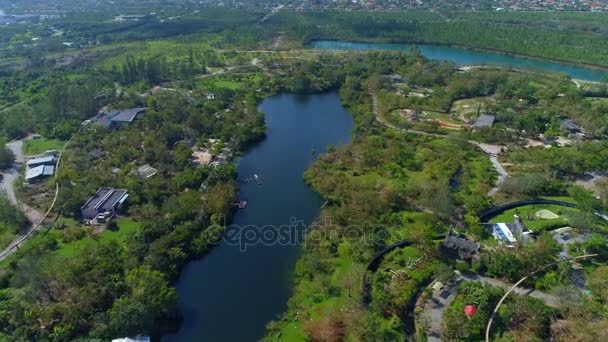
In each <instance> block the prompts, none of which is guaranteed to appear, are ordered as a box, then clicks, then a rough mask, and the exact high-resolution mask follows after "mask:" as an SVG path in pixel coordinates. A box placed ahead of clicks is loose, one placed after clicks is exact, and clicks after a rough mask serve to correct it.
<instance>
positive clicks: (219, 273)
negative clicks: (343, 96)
mask: <svg viewBox="0 0 608 342" xmlns="http://www.w3.org/2000/svg"><path fill="white" fill-rule="evenodd" d="M260 109H261V110H262V111H263V112H264V113H265V114H266V123H267V125H268V129H267V138H266V139H265V140H264V141H262V142H261V143H259V144H258V145H256V146H254V147H253V148H252V149H251V150H249V151H248V152H247V154H246V155H245V156H244V157H243V158H242V159H241V160H240V161H239V164H238V168H239V178H250V177H252V176H253V175H254V174H258V175H259V178H260V180H261V183H262V184H261V185H258V184H255V183H253V184H242V185H241V189H240V197H241V199H243V200H247V201H248V206H247V208H246V209H244V210H240V211H238V212H237V213H236V215H235V217H234V222H233V223H234V224H235V225H239V226H241V227H244V226H247V225H255V226H257V227H262V226H266V225H272V226H274V227H279V226H282V225H289V224H290V223H291V222H292V221H293V220H294V219H295V220H297V221H301V222H303V223H304V224H306V225H309V224H310V223H311V222H312V221H313V220H314V219H315V218H317V216H318V215H319V209H320V206H321V205H322V201H321V198H320V197H319V196H318V195H317V194H316V193H314V192H313V191H312V190H311V189H310V188H309V187H308V186H307V185H306V184H305V183H304V181H303V178H302V174H303V172H304V171H305V170H306V169H307V168H308V166H309V165H310V163H311V162H312V160H313V151H316V152H323V151H325V149H326V147H327V145H328V144H331V145H334V146H335V145H337V144H339V143H345V144H346V143H349V142H350V140H351V139H350V137H351V131H352V129H353V126H354V124H353V118H352V116H351V114H350V113H349V112H347V111H346V110H345V109H344V108H342V105H341V102H340V98H339V96H338V94H337V93H335V92H330V93H323V94H315V95H291V94H283V95H278V96H275V97H272V98H269V99H267V100H265V101H264V102H263V103H262V104H261V105H260ZM298 227H301V225H298ZM282 229H284V228H282ZM247 230H252V229H250V228H247ZM269 230H270V229H269ZM269 233H270V234H272V232H269ZM271 239H272V237H271ZM245 249H246V250H242V249H241V247H240V246H238V245H232V244H228V243H223V244H221V245H219V246H217V247H216V248H215V249H213V251H212V252H211V253H210V254H209V255H206V256H205V257H204V258H203V259H201V260H198V261H194V262H192V263H190V264H189V265H188V266H187V267H186V268H185V269H184V271H183V273H182V275H181V277H180V278H179V280H178V281H177V283H176V288H177V291H178V294H179V300H180V303H179V304H180V308H181V310H182V313H183V315H184V322H183V324H182V326H181V330H180V331H179V333H178V334H176V335H172V336H167V337H165V338H164V339H163V340H164V341H188V342H190V341H239V342H246V341H255V340H257V339H259V338H261V337H262V336H263V335H264V332H265V326H266V324H267V323H268V322H269V321H271V320H273V319H275V318H276V317H277V315H279V314H281V313H282V312H283V311H284V310H285V309H286V305H287V300H288V299H289V296H290V294H291V286H292V283H291V275H292V272H293V270H294V268H295V263H296V261H297V259H298V257H299V253H300V247H299V246H298V245H296V244H293V245H279V244H277V243H274V244H273V243H270V244H264V243H262V242H260V243H257V244H255V245H250V246H247V248H245Z"/></svg>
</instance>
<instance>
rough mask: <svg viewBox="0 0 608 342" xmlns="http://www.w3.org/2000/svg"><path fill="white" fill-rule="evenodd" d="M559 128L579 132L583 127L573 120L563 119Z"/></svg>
mask: <svg viewBox="0 0 608 342" xmlns="http://www.w3.org/2000/svg"><path fill="white" fill-rule="evenodd" d="M559 128H560V129H562V130H564V131H567V132H569V133H578V132H580V131H582V130H581V127H580V126H579V125H577V124H575V123H574V122H573V121H572V120H561V121H560V122H559Z"/></svg>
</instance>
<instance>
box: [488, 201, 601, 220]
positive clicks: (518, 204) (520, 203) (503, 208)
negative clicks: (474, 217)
mask: <svg viewBox="0 0 608 342" xmlns="http://www.w3.org/2000/svg"><path fill="white" fill-rule="evenodd" d="M532 204H552V205H559V206H562V207H568V208H576V209H581V207H580V205H578V204H576V203H570V202H564V201H556V200H550V199H532V200H526V201H516V202H511V203H506V204H502V205H498V206H495V207H493V208H490V209H487V210H484V211H482V212H481V213H479V214H478V217H479V221H481V222H487V221H488V220H489V219H490V218H492V217H494V216H496V215H498V214H500V213H502V212H504V211H506V210H509V209H513V208H519V207H524V206H527V205H532ZM593 214H594V215H595V216H597V217H599V218H601V219H602V220H604V221H607V222H608V215H606V214H605V213H603V212H601V211H599V210H595V211H593Z"/></svg>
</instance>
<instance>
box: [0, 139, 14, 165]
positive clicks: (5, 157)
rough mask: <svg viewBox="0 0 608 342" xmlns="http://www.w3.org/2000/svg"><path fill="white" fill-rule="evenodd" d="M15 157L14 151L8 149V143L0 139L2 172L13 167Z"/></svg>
mask: <svg viewBox="0 0 608 342" xmlns="http://www.w3.org/2000/svg"><path fill="white" fill-rule="evenodd" d="M14 161H15V155H14V154H13V151H11V150H10V149H8V148H7V147H6V141H5V140H4V139H2V138H0V170H5V169H8V168H10V167H11V166H13V162H14Z"/></svg>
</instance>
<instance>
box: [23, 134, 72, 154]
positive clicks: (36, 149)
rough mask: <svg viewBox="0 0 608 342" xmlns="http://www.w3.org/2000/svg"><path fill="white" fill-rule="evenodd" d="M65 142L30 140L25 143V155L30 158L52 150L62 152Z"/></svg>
mask: <svg viewBox="0 0 608 342" xmlns="http://www.w3.org/2000/svg"><path fill="white" fill-rule="evenodd" d="M63 145H65V141H61V140H57V139H45V138H40V139H29V140H26V141H24V142H23V153H24V154H25V155H28V156H33V155H38V154H42V153H44V152H46V151H50V150H58V151H60V150H62V149H63Z"/></svg>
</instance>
